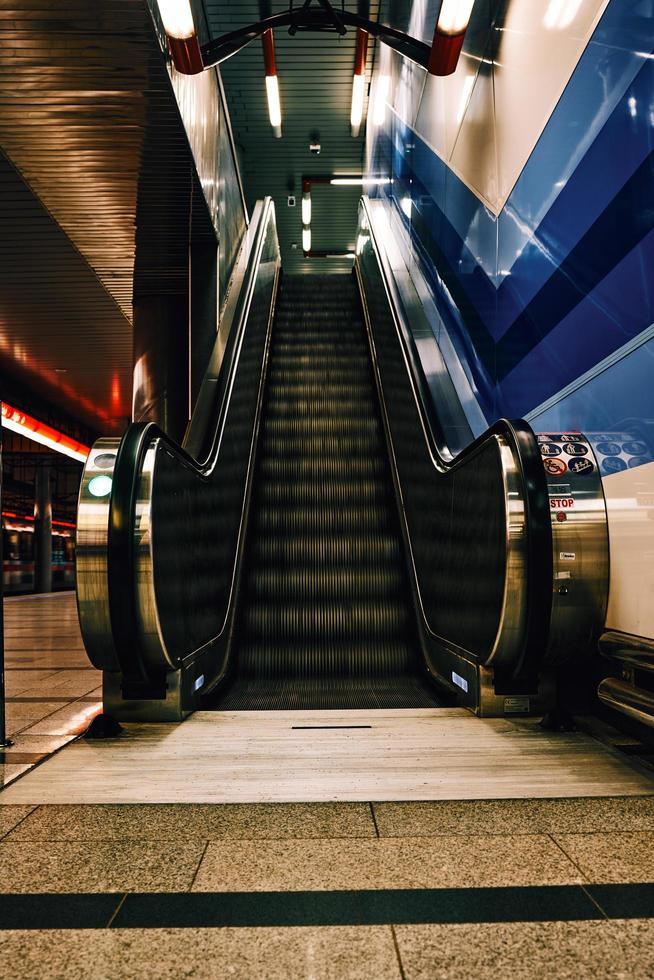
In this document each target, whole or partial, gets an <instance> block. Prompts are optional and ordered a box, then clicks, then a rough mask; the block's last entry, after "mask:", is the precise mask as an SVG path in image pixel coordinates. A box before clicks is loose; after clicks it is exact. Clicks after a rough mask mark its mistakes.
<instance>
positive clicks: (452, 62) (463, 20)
mask: <svg viewBox="0 0 654 980" xmlns="http://www.w3.org/2000/svg"><path fill="white" fill-rule="evenodd" d="M473 6H474V0H443V3H442V4H441V9H440V11H439V14H438V20H437V21H436V29H435V30H434V39H433V41H432V45H431V53H430V55H429V63H428V65H427V71H428V72H429V74H430V75H451V74H452V73H453V72H454V71H456V66H457V64H458V62H459V56H460V54H461V49H462V48H463V41H464V38H465V35H466V31H467V29H468V24H469V23H470V15H471V14H472V8H473Z"/></svg>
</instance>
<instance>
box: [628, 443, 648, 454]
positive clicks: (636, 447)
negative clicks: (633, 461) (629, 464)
mask: <svg viewBox="0 0 654 980" xmlns="http://www.w3.org/2000/svg"><path fill="white" fill-rule="evenodd" d="M622 448H623V449H624V451H625V452H626V453H629V455H630V456H644V455H645V453H646V452H647V446H646V445H645V443H644V442H623V443H622Z"/></svg>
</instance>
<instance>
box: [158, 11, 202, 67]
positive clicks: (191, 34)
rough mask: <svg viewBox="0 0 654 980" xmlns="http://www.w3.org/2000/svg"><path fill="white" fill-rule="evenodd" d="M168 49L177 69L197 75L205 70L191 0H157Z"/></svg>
mask: <svg viewBox="0 0 654 980" xmlns="http://www.w3.org/2000/svg"><path fill="white" fill-rule="evenodd" d="M157 3H158V5H159V13H160V14H161V20H162V22H163V26H164V30H165V32H166V37H167V39H168V50H169V51H170V57H171V58H172V60H173V64H174V66H175V68H176V69H177V71H179V72H181V73H182V74H183V75H197V74H198V73H199V72H201V71H203V70H204V62H203V60H202V52H201V51H200V44H199V42H198V38H197V34H196V33H195V23H194V21H193V11H192V10H191V3H190V0H157Z"/></svg>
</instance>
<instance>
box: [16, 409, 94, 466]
mask: <svg viewBox="0 0 654 980" xmlns="http://www.w3.org/2000/svg"><path fill="white" fill-rule="evenodd" d="M2 424H3V426H4V427H5V428H6V429H9V430H10V431H11V432H15V433H16V434H17V435H19V436H24V437H25V438H26V439H31V440H32V441H33V442H38V443H39V444H40V445H42V446H47V448H48V449H54V450H55V452H58V453H63V455H64V456H70V457H71V458H72V459H77V460H79V461H80V462H81V463H84V462H85V461H86V458H87V456H88V455H89V453H90V451H91V450H90V448H89V447H88V446H85V445H84V444H83V443H81V442H77V440H76V439H71V437H70V436H67V435H65V434H64V433H63V432H59V431H58V430H57V429H53V428H52V426H51V425H46V424H45V422H39V421H38V419H35V418H32V416H31V415H27V413H26V412H21V411H20V410H19V409H17V408H13V407H12V406H11V405H8V404H7V403H6V402H3V403H2Z"/></svg>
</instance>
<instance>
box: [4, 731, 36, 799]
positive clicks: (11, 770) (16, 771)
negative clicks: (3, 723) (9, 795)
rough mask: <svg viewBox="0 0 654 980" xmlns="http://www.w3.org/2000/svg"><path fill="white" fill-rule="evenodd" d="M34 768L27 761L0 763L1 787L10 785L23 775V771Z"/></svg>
mask: <svg viewBox="0 0 654 980" xmlns="http://www.w3.org/2000/svg"><path fill="white" fill-rule="evenodd" d="M10 734H11V732H10ZM32 768H33V767H32V766H31V765H28V764H27V763H19V764H15V763H10V764H5V763H0V789H1V788H2V787H3V786H8V785H9V784H10V783H12V782H13V781H14V780H15V779H16V777H17V776H22V774H23V773H25V772H28V771H29V770H30V769H32Z"/></svg>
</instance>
